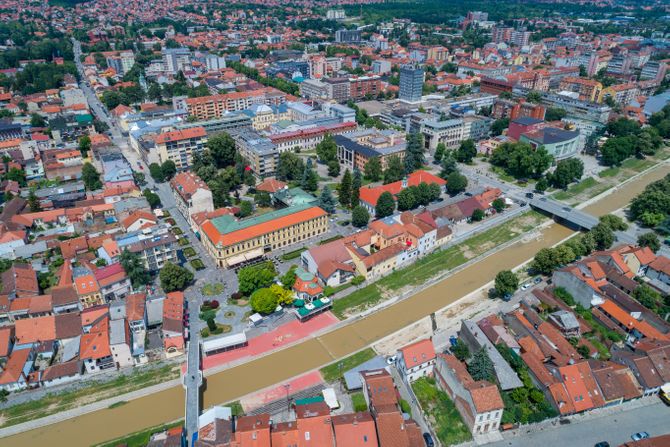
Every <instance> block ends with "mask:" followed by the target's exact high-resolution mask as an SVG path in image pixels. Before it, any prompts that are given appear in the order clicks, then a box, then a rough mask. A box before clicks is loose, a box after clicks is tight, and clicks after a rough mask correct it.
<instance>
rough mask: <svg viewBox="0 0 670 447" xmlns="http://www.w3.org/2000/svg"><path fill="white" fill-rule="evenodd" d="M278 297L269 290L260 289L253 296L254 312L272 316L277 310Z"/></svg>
mask: <svg viewBox="0 0 670 447" xmlns="http://www.w3.org/2000/svg"><path fill="white" fill-rule="evenodd" d="M277 303H278V299H277V295H276V294H275V293H274V292H273V291H272V290H270V289H269V288H263V289H258V290H256V291H255V292H254V293H252V294H251V299H250V304H251V308H252V309H253V310H254V312H258V313H260V314H265V315H267V314H271V313H272V312H274V311H275V309H276V308H277Z"/></svg>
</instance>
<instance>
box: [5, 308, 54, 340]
mask: <svg viewBox="0 0 670 447" xmlns="http://www.w3.org/2000/svg"><path fill="white" fill-rule="evenodd" d="M55 321H56V320H55V317H54V316H53V315H48V316H44V317H36V318H24V319H20V320H16V322H15V323H14V327H15V330H16V343H17V344H20V345H21V344H27V343H36V342H40V341H50V340H55V339H56V322H55Z"/></svg>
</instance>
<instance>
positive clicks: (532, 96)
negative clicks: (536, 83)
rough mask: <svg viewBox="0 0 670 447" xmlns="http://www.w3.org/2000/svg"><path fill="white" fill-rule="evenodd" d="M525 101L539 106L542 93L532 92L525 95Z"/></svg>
mask: <svg viewBox="0 0 670 447" xmlns="http://www.w3.org/2000/svg"><path fill="white" fill-rule="evenodd" d="M526 100H527V101H528V102H533V103H535V104H539V103H540V102H541V101H542V93H540V92H538V91H535V90H532V91H530V92H529V93H528V94H527V95H526Z"/></svg>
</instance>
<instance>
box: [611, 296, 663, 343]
mask: <svg viewBox="0 0 670 447" xmlns="http://www.w3.org/2000/svg"><path fill="white" fill-rule="evenodd" d="M598 307H599V308H600V309H601V310H603V311H605V312H606V313H607V314H608V315H609V316H610V317H611V318H613V319H614V320H616V321H617V322H619V323H620V324H621V325H623V326H624V327H626V328H627V330H628V331H631V330H633V329H637V330H638V331H639V332H640V333H641V334H642V335H644V336H645V337H647V338H651V339H655V340H669V338H668V336H667V335H665V334H663V333H662V332H660V331H659V330H658V329H656V328H655V327H653V326H652V325H650V324H649V323H647V322H646V321H640V320H636V319H635V318H633V316H632V315H631V314H629V313H628V312H626V311H625V310H623V309H622V308H620V307H619V306H618V305H617V304H616V303H614V301H611V300H605V302H604V303H602V304H600V305H599V306H598Z"/></svg>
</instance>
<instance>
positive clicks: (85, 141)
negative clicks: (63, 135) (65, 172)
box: [79, 135, 91, 158]
mask: <svg viewBox="0 0 670 447" xmlns="http://www.w3.org/2000/svg"><path fill="white" fill-rule="evenodd" d="M90 150H91V137H89V136H88V135H84V136H83V137H81V138H80V139H79V152H81V156H82V157H84V158H86V157H88V151H90Z"/></svg>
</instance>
